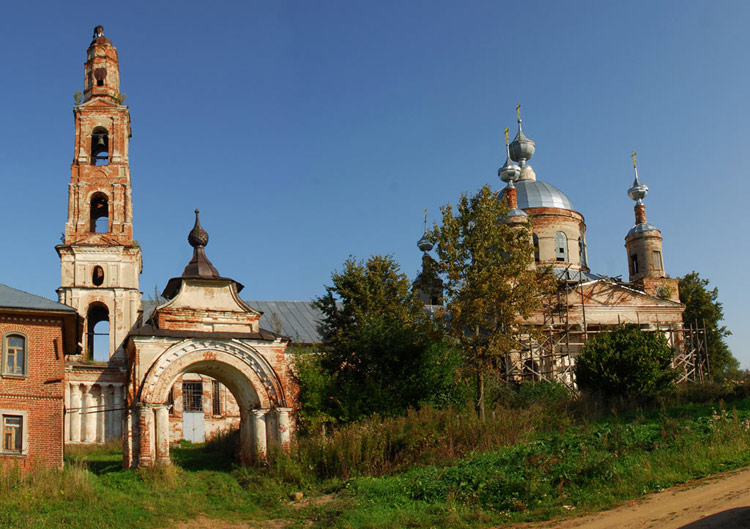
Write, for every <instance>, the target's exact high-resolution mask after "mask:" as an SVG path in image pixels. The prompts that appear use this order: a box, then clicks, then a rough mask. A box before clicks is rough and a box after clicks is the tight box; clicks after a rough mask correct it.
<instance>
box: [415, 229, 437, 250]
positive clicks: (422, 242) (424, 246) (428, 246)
mask: <svg viewBox="0 0 750 529" xmlns="http://www.w3.org/2000/svg"><path fill="white" fill-rule="evenodd" d="M434 246H435V244H434V243H433V242H432V240H431V239H430V235H429V234H428V233H427V232H426V231H425V232H424V235H422V238H421V239H419V240H418V241H417V248H419V249H420V250H422V251H423V252H429V251H430V250H432V248H433V247H434Z"/></svg>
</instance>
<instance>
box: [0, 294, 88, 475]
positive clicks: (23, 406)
mask: <svg viewBox="0 0 750 529" xmlns="http://www.w3.org/2000/svg"><path fill="white" fill-rule="evenodd" d="M74 319H75V315H74V314H67V315H63V314H59V315H56V314H45V313H42V312H37V313H34V312H24V311H21V310H14V309H0V335H2V339H3V365H2V367H3V369H2V375H1V376H0V413H1V414H2V417H0V428H2V439H1V441H0V461H1V462H2V464H3V465H8V464H18V465H20V466H21V467H22V468H26V469H28V468H29V466H30V465H31V464H32V462H33V463H35V464H44V465H47V466H50V467H61V466H62V458H63V414H64V378H65V355H64V354H65V351H66V342H65V339H66V336H65V334H66V332H65V331H64V327H65V324H66V320H67V321H68V322H69V323H68V325H69V327H68V328H69V330H70V329H71V328H73V327H74V326H73V324H72V322H73V320H74ZM9 336H18V337H22V338H23V339H24V341H25V358H24V363H25V365H24V366H23V368H22V369H21V371H22V373H18V374H9V373H8V369H7V368H8V360H7V358H6V355H7V353H8V351H7V349H8V340H7V339H8V337H9ZM9 418H10V419H11V420H10V422H8V423H7V424H6V421H7V420H8V419H9ZM18 418H20V421H18ZM14 422H15V423H14ZM18 422H20V429H19V428H18ZM17 435H20V436H21V440H20V441H18V442H14V438H15V436H17Z"/></svg>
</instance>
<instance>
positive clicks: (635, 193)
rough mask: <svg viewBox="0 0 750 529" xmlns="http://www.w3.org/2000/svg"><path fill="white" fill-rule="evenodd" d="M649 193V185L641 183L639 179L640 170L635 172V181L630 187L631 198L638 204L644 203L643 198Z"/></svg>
mask: <svg viewBox="0 0 750 529" xmlns="http://www.w3.org/2000/svg"><path fill="white" fill-rule="evenodd" d="M646 195H648V186H646V185H643V184H641V182H640V181H639V180H638V172H637V171H636V173H635V181H633V186H632V187H631V188H630V189H628V196H629V197H630V199H631V200H635V203H636V204H643V199H644V198H646Z"/></svg>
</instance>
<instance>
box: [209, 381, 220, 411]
mask: <svg viewBox="0 0 750 529" xmlns="http://www.w3.org/2000/svg"><path fill="white" fill-rule="evenodd" d="M211 404H212V407H213V410H212V411H213V414H214V415H221V382H219V381H218V380H214V383H213V387H212V388H211Z"/></svg>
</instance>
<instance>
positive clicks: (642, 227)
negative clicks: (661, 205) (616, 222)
mask: <svg viewBox="0 0 750 529" xmlns="http://www.w3.org/2000/svg"><path fill="white" fill-rule="evenodd" d="M654 230H656V231H659V228H657V227H656V226H654V225H653V224H649V223H648V222H646V223H641V224H636V225H635V226H633V227H632V228H630V231H629V232H628V235H633V234H634V233H641V232H644V231H654Z"/></svg>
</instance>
